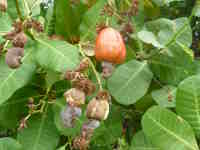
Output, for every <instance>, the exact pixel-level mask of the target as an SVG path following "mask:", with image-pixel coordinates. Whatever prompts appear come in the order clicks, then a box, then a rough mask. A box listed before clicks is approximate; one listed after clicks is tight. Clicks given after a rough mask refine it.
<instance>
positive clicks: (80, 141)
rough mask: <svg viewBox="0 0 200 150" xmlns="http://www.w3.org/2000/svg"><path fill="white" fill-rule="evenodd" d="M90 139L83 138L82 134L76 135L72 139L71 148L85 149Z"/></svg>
mask: <svg viewBox="0 0 200 150" xmlns="http://www.w3.org/2000/svg"><path fill="white" fill-rule="evenodd" d="M89 144H90V141H89V140H87V139H85V137H83V136H78V137H76V138H75V139H74V140H73V148H75V149H79V150H87V149H88V147H89Z"/></svg>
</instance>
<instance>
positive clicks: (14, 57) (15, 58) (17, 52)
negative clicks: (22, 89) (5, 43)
mask: <svg viewBox="0 0 200 150" xmlns="http://www.w3.org/2000/svg"><path fill="white" fill-rule="evenodd" d="M23 56H24V49H23V48H20V47H14V48H10V49H8V51H7V53H6V64H7V65H8V66H9V67H10V68H13V69H15V68H18V67H19V66H20V65H21V59H22V58H23Z"/></svg>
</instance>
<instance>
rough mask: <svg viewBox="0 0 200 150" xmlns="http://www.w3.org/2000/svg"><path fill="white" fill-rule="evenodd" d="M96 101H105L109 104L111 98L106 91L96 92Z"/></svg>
mask: <svg viewBox="0 0 200 150" xmlns="http://www.w3.org/2000/svg"><path fill="white" fill-rule="evenodd" d="M96 99H97V100H99V101H102V100H103V101H104V100H105V101H108V102H110V101H111V96H110V94H109V92H108V91H106V90H102V91H99V92H98V94H97V96H96Z"/></svg>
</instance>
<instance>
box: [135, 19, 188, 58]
mask: <svg viewBox="0 0 200 150" xmlns="http://www.w3.org/2000/svg"><path fill="white" fill-rule="evenodd" d="M149 32H150V33H151V36H150V35H149V34H147V33H149ZM144 33H145V34H144ZM138 35H139V38H140V39H141V40H142V41H144V42H146V43H151V44H152V45H154V46H155V47H158V48H163V47H164V48H166V49H168V50H169V51H170V53H169V52H168V53H169V54H170V55H172V54H173V55H175V54H176V53H177V52H176V51H175V50H174V47H171V46H173V45H176V44H177V43H181V44H182V45H185V46H186V47H189V46H190V45H191V43H192V30H191V27H190V24H189V21H188V18H177V19H175V20H169V19H166V18H160V19H157V20H155V21H150V22H147V23H146V24H145V28H144V29H143V30H142V31H140V32H139V33H138ZM153 35H154V36H153ZM146 36H147V37H149V38H147V37H146ZM144 37H145V39H146V40H145V39H144ZM151 37H154V41H152V39H151ZM150 40H151V41H150ZM174 51H175V52H174Z"/></svg>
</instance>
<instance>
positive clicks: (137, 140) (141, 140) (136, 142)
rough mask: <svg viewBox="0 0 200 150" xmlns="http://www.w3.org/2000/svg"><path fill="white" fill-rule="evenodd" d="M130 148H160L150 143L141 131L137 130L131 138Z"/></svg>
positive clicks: (154, 149)
mask: <svg viewBox="0 0 200 150" xmlns="http://www.w3.org/2000/svg"><path fill="white" fill-rule="evenodd" d="M130 150H160V148H156V147H155V146H153V145H152V144H151V142H150V141H149V140H147V138H146V137H145V135H144V133H143V131H138V132H137V133H136V134H135V135H134V136H133V138H132V141H131V148H130Z"/></svg>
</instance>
